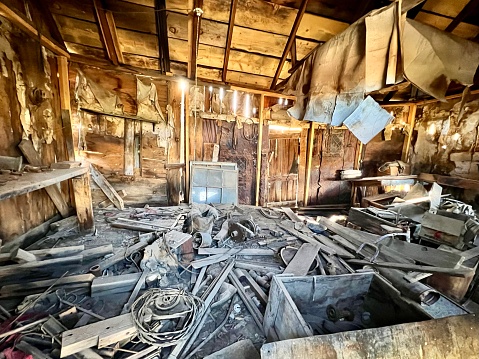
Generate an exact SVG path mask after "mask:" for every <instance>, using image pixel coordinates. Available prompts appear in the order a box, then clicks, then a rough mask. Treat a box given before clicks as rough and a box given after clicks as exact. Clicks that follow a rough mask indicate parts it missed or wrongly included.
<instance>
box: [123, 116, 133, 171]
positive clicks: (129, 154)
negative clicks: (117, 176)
mask: <svg viewBox="0 0 479 359" xmlns="http://www.w3.org/2000/svg"><path fill="white" fill-rule="evenodd" d="M123 156H124V157H123V164H124V167H123V173H124V174H125V175H127V176H133V175H134V168H135V122H134V121H132V120H126V119H125V121H124V154H123Z"/></svg>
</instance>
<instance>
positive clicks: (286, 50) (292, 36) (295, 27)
mask: <svg viewBox="0 0 479 359" xmlns="http://www.w3.org/2000/svg"><path fill="white" fill-rule="evenodd" d="M308 1H309V0H303V1H302V2H301V6H300V7H299V9H298V13H297V15H296V19H294V23H293V27H292V28H291V33H290V34H289V37H288V42H287V43H286V46H285V48H284V51H283V55H282V56H281V60H279V64H278V68H277V69H276V73H275V74H274V78H273V81H272V82H271V89H274V88H275V86H276V82H278V79H279V75H280V74H281V70H282V69H283V66H284V63H285V62H286V58H287V57H288V53H289V52H290V51H291V47H292V46H293V42H294V41H296V33H297V32H298V29H299V24H300V23H301V19H302V18H303V15H304V13H305V12H306V7H307V5H308Z"/></svg>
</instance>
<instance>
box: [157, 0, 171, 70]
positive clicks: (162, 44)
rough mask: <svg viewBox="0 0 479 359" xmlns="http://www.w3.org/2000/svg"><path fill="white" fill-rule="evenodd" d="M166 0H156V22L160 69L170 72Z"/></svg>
mask: <svg viewBox="0 0 479 359" xmlns="http://www.w3.org/2000/svg"><path fill="white" fill-rule="evenodd" d="M165 10H166V0H155V22H156V34H157V38H158V51H159V54H158V64H159V70H160V71H161V72H162V73H163V74H165V73H167V72H170V50H169V47H168V26H167V23H166V11H165Z"/></svg>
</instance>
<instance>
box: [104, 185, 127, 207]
mask: <svg viewBox="0 0 479 359" xmlns="http://www.w3.org/2000/svg"><path fill="white" fill-rule="evenodd" d="M117 193H118V195H119V196H120V197H121V198H125V197H126V196H127V193H126V191H125V190H124V189H121V190H119V191H117ZM110 206H113V203H112V202H111V201H110V200H109V199H108V198H107V199H105V200H104V201H101V202H100V203H98V205H97V207H98V208H107V207H110Z"/></svg>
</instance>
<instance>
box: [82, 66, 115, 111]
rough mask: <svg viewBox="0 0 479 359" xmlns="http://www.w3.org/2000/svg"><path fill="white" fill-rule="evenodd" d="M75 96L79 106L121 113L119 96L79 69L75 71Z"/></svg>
mask: <svg viewBox="0 0 479 359" xmlns="http://www.w3.org/2000/svg"><path fill="white" fill-rule="evenodd" d="M75 97H76V99H77V101H78V103H79V105H80V107H85V108H88V109H90V110H96V111H101V112H108V113H115V114H122V113H123V105H122V103H121V101H120V98H119V97H118V96H117V95H116V94H115V93H114V92H111V91H108V90H105V89H104V88H103V87H102V86H100V85H99V84H97V83H96V82H95V81H92V80H91V79H89V78H88V77H87V76H86V75H85V74H84V73H83V72H82V71H80V70H78V72H77V78H76V83H75Z"/></svg>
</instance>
